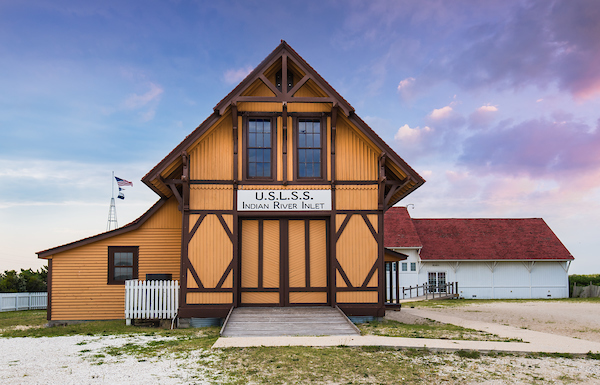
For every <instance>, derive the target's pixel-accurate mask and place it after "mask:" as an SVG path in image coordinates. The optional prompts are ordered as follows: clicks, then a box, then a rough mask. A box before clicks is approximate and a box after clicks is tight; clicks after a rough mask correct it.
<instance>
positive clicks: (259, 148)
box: [246, 118, 273, 179]
mask: <svg viewBox="0 0 600 385" xmlns="http://www.w3.org/2000/svg"><path fill="white" fill-rule="evenodd" d="M272 135H273V127H272V124H271V119H265V118H249V119H248V134H247V146H246V148H247V165H246V167H247V169H246V170H247V171H246V172H247V174H246V176H247V177H248V178H262V179H270V178H272V177H273V176H272V167H271V166H272V162H273V158H272V156H273V148H272V147H273V140H272Z"/></svg>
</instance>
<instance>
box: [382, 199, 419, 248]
mask: <svg viewBox="0 0 600 385" xmlns="http://www.w3.org/2000/svg"><path fill="white" fill-rule="evenodd" d="M383 223H384V233H383V234H384V240H383V244H384V245H385V247H410V248H413V247H414V248H421V247H423V244H422V243H421V239H420V238H419V234H417V230H416V229H415V226H414V225H413V221H412V220H411V218H410V215H409V214H408V210H407V209H406V207H392V208H390V209H389V210H388V211H386V213H385V215H384V217H383Z"/></svg>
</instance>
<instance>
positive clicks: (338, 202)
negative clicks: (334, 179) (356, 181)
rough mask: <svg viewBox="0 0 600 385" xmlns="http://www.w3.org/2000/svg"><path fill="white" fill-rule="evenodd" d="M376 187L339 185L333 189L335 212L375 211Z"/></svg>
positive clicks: (377, 190)
mask: <svg viewBox="0 0 600 385" xmlns="http://www.w3.org/2000/svg"><path fill="white" fill-rule="evenodd" d="M378 193H379V188H378V186H377V185H375V184H373V185H340V186H337V187H336V189H335V207H336V209H337V210H377V202H378Z"/></svg>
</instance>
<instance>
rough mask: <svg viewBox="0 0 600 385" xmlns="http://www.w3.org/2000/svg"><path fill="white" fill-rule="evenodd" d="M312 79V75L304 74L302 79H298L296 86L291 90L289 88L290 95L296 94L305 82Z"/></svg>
mask: <svg viewBox="0 0 600 385" xmlns="http://www.w3.org/2000/svg"><path fill="white" fill-rule="evenodd" d="M309 79H310V77H309V76H308V75H304V77H303V78H302V79H300V80H299V81H298V83H296V84H295V85H294V87H292V89H291V90H288V95H290V96H294V94H295V93H296V92H298V90H299V89H300V88H301V87H302V86H303V85H304V83H306V82H307V81H308V80H309Z"/></svg>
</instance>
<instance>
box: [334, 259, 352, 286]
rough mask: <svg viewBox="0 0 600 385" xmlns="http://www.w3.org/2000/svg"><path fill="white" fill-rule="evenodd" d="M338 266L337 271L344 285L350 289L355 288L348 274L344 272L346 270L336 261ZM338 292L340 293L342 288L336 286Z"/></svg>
mask: <svg viewBox="0 0 600 385" xmlns="http://www.w3.org/2000/svg"><path fill="white" fill-rule="evenodd" d="M335 264H336V269H337V271H338V272H339V273H340V276H341V277H342V279H343V280H344V283H345V284H346V286H347V287H349V288H353V287H354V286H352V282H350V280H349V279H348V276H347V275H346V272H345V271H344V269H343V268H342V265H340V261H337V260H336V261H335ZM335 289H336V290H337V291H339V290H340V289H341V287H339V286H336V288H335Z"/></svg>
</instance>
